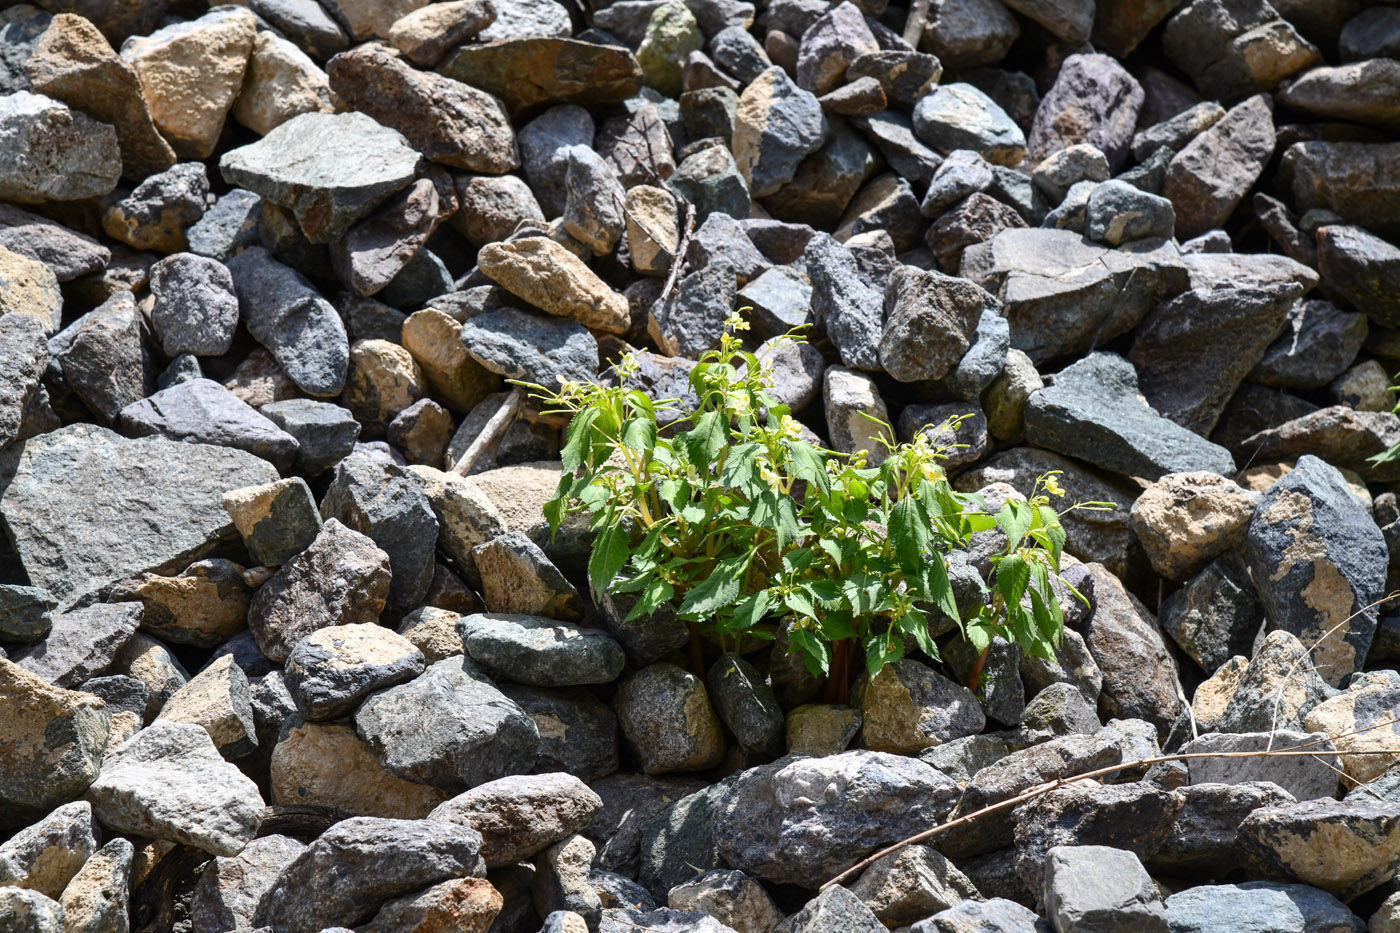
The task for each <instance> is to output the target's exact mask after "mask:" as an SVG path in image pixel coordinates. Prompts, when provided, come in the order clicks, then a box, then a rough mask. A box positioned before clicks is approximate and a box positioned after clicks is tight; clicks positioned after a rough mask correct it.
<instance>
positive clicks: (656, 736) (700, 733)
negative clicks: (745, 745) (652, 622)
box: [613, 663, 725, 774]
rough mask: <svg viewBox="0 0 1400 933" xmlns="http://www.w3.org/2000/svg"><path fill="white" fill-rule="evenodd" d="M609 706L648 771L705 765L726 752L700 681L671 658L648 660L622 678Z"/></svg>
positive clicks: (721, 734) (686, 768)
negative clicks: (665, 660) (642, 666)
mask: <svg viewBox="0 0 1400 933" xmlns="http://www.w3.org/2000/svg"><path fill="white" fill-rule="evenodd" d="M613 708H614V709H615V710H616V711H617V718H618V725H619V726H621V728H622V734H623V736H624V737H625V738H626V740H627V744H628V747H629V748H630V749H631V750H632V751H633V752H634V753H635V754H636V756H637V758H638V760H639V761H640V762H641V766H642V770H643V771H645V772H646V773H648V774H664V773H666V772H670V771H703V770H705V769H708V768H712V767H714V766H716V765H717V764H719V762H720V760H721V759H723V757H724V751H725V740H724V734H723V732H722V731H721V728H720V723H719V718H718V717H717V716H715V712H714V708H713V707H712V706H711V705H710V700H709V697H708V695H707V694H706V692H705V685H704V683H703V682H702V681H701V680H700V679H699V678H697V677H696V676H695V675H693V674H691V673H690V672H688V671H686V670H683V669H682V668H680V667H677V666H676V665H674V664H665V663H657V664H652V665H649V666H647V667H644V668H642V669H641V670H639V671H637V672H636V673H634V674H632V675H631V676H629V677H627V678H625V679H624V680H623V681H622V682H621V683H619V684H618V689H617V694H616V695H615V697H614V699H613Z"/></svg>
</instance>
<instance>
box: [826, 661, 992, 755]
mask: <svg viewBox="0 0 1400 933" xmlns="http://www.w3.org/2000/svg"><path fill="white" fill-rule="evenodd" d="M851 705H852V706H855V707H858V708H859V709H860V711H861V716H862V718H863V722H862V726H861V737H860V744H861V746H862V747H863V748H868V749H870V750H871V751H876V752H892V753H894V754H896V755H916V754H918V753H919V752H921V751H923V750H924V749H925V748H930V747H932V746H935V745H942V744H943V743H944V742H948V741H951V740H952V739H956V738H961V737H963V736H966V735H976V734H977V733H979V732H981V731H982V727H983V726H984V725H986V717H985V716H984V714H983V713H982V708H981V707H980V706H979V705H978V704H977V697H976V696H974V695H973V693H972V691H971V690H969V689H967V688H966V687H964V686H963V685H962V684H958V683H954V682H953V681H951V680H949V679H948V678H946V677H944V676H943V675H942V674H939V673H938V672H937V671H934V670H933V669H932V668H930V667H928V666H927V665H924V664H920V663H919V662H918V661H912V660H909V659H907V658H906V659H904V660H901V661H895V662H894V663H892V664H886V665H885V666H884V667H883V668H882V669H881V670H880V673H878V674H876V675H875V677H874V679H871V678H870V677H869V675H867V674H865V673H862V674H861V676H860V678H859V679H858V680H857V681H856V685H855V688H854V689H853V690H852V691H851Z"/></svg>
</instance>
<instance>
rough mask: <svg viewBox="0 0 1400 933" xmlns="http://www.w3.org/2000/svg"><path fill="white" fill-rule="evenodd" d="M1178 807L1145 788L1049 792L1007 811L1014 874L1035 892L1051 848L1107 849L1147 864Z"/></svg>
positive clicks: (1176, 800)
mask: <svg viewBox="0 0 1400 933" xmlns="http://www.w3.org/2000/svg"><path fill="white" fill-rule="evenodd" d="M1181 807H1182V799H1181V797H1180V796H1179V795H1177V794H1174V793H1171V792H1168V791H1163V790H1159V789H1158V788H1156V787H1153V786H1151V785H1150V784H1147V783H1145V782H1139V783H1133V784H1110V785H1099V784H1093V783H1088V784H1079V785H1071V786H1068V787H1059V788H1055V789H1053V790H1051V791H1049V792H1048V793H1046V794H1043V795H1041V796H1039V797H1035V798H1033V799H1031V800H1028V801H1026V802H1025V803H1023V804H1020V805H1019V806H1017V807H1016V808H1015V810H1014V811H1013V814H1012V815H1013V819H1014V820H1015V823H1016V856H1015V870H1016V873H1017V875H1018V876H1019V877H1020V878H1021V880H1022V881H1023V882H1024V883H1025V884H1027V885H1029V886H1030V887H1031V888H1032V889H1035V888H1039V887H1040V886H1041V885H1042V884H1043V883H1044V882H1045V875H1046V871H1045V869H1046V865H1047V855H1048V853H1049V852H1050V850H1052V849H1054V848H1055V847H1057V846H1108V847H1110V848H1113V849H1121V850H1126V851H1127V852H1130V853H1132V854H1133V855H1135V856H1137V858H1138V859H1147V858H1150V857H1151V855H1152V854H1153V853H1154V852H1156V851H1157V849H1158V848H1160V847H1161V845H1162V844H1163V842H1164V841H1165V840H1166V839H1167V838H1168V836H1170V834H1171V831H1172V827H1173V826H1174V825H1175V820H1176V815H1177V813H1179V812H1180V810H1181Z"/></svg>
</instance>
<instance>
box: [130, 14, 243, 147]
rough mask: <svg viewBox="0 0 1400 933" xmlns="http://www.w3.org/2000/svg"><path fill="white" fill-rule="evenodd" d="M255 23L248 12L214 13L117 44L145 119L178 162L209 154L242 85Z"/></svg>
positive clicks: (216, 141) (217, 139)
mask: <svg viewBox="0 0 1400 933" xmlns="http://www.w3.org/2000/svg"><path fill="white" fill-rule="evenodd" d="M257 24H258V21H257V17H256V16H254V15H253V12H252V11H251V10H247V9H240V8H237V7H235V8H233V9H220V10H214V11H211V12H209V13H206V14H205V15H204V16H201V17H199V18H198V19H195V20H191V21H189V22H183V23H176V24H174V25H171V26H166V27H165V28H163V29H159V30H157V31H155V32H153V33H151V34H150V35H149V36H143V37H141V38H137V39H133V40H132V41H131V42H128V43H127V44H126V45H124V46H122V58H123V59H124V60H125V61H126V62H127V63H128V64H130V65H131V67H132V70H134V71H135V72H136V76H137V77H138V78H140V79H141V89H142V92H143V94H144V95H145V98H146V106H147V107H148V108H149V109H150V112H151V120H152V121H153V122H154V123H155V126H156V129H157V130H159V131H160V134H161V135H162V136H164V137H165V138H166V139H167V140H168V141H169V142H170V144H171V147H172V148H174V150H175V153H176V155H178V156H180V157H181V158H183V159H207V158H209V156H211V155H212V154H213V153H214V146H215V144H216V143H218V141H219V133H220V131H221V130H222V129H223V128H224V118H225V117H227V116H228V112H229V108H230V107H232V106H233V101H234V98H236V97H237V96H238V93H239V90H240V89H241V88H242V86H243V74H244V72H245V70H246V69H247V67H248V55H249V53H251V52H252V50H253V39H254V37H255V36H256V33H257Z"/></svg>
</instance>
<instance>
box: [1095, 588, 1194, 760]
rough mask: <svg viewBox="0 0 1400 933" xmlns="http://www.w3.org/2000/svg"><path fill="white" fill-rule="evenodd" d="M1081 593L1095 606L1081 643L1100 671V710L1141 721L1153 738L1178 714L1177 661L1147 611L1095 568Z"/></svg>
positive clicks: (1162, 732) (1160, 734) (1179, 704)
mask: <svg viewBox="0 0 1400 933" xmlns="http://www.w3.org/2000/svg"><path fill="white" fill-rule="evenodd" d="M1086 569H1087V570H1088V571H1089V576H1088V579H1086V580H1085V581H1083V583H1082V584H1081V588H1083V587H1087V588H1088V589H1089V590H1091V591H1092V592H1091V593H1088V592H1086V593H1085V595H1086V596H1089V598H1090V599H1091V600H1092V601H1093V603H1094V612H1093V614H1092V615H1091V616H1090V617H1089V621H1088V622H1087V623H1086V625H1085V629H1084V641H1085V643H1086V644H1088V646H1089V651H1090V653H1091V654H1092V655H1093V656H1094V661H1095V663H1097V664H1098V666H1099V669H1100V670H1101V671H1103V675H1104V680H1103V695H1102V697H1101V698H1100V708H1101V709H1104V710H1105V711H1106V712H1108V713H1110V714H1112V715H1114V716H1119V717H1131V718H1133V719H1145V720H1147V721H1148V722H1150V723H1152V724H1153V725H1154V726H1156V727H1157V732H1158V736H1159V737H1160V738H1165V736H1166V734H1167V730H1168V729H1170V728H1171V725H1172V723H1173V722H1174V721H1175V720H1176V717H1177V714H1178V713H1180V712H1181V706H1182V701H1181V692H1182V691H1181V684H1180V683H1179V681H1178V680H1177V672H1176V662H1175V659H1174V658H1173V657H1172V654H1171V652H1170V651H1169V650H1168V648H1167V644H1166V639H1165V638H1164V637H1163V636H1162V630H1161V629H1160V628H1158V626H1157V620H1156V619H1155V618H1153V616H1152V613H1151V612H1149V611H1148V609H1147V607H1146V606H1144V605H1143V604H1142V603H1141V602H1139V601H1138V599H1137V597H1135V596H1133V595H1132V594H1131V593H1129V592H1128V591H1127V590H1126V589H1124V588H1123V584H1122V583H1121V582H1119V580H1118V578H1117V577H1115V576H1113V574H1111V573H1109V572H1108V571H1107V570H1105V569H1104V568H1103V566H1102V565H1100V564H1089V565H1087V567H1086Z"/></svg>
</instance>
